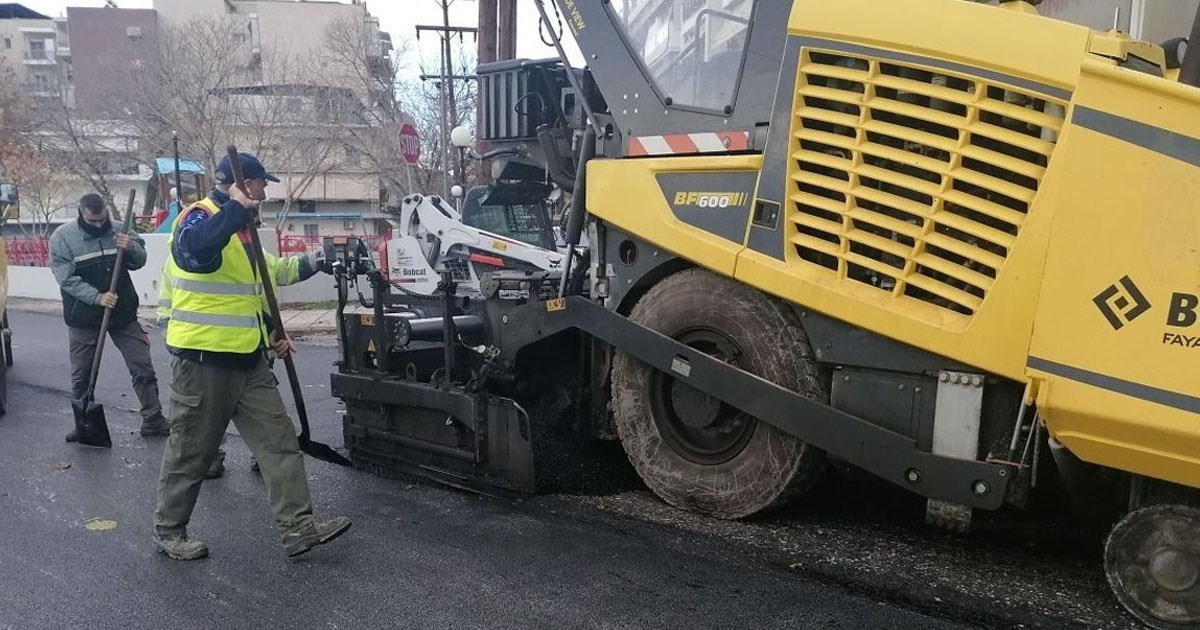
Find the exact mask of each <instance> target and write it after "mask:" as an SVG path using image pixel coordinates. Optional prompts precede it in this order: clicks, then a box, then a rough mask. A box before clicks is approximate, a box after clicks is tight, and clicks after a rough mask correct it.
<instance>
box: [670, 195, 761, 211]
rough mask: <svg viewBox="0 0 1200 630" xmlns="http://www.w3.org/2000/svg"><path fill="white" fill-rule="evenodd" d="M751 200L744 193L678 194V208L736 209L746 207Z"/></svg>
mask: <svg viewBox="0 0 1200 630" xmlns="http://www.w3.org/2000/svg"><path fill="white" fill-rule="evenodd" d="M748 198H749V195H747V194H746V193H744V192H677V193H675V205H676V206H696V207H697V208H736V207H738V206H744V205H746V201H747V199H748Z"/></svg>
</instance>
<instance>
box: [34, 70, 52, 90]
mask: <svg viewBox="0 0 1200 630" xmlns="http://www.w3.org/2000/svg"><path fill="white" fill-rule="evenodd" d="M30 77H31V78H32V80H33V91H35V92H38V93H41V94H49V93H50V91H51V88H52V87H53V85H54V83H53V80H52V79H51V78H50V73H48V72H34V73H32V74H31V75H30Z"/></svg>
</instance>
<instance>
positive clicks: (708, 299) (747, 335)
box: [612, 269, 828, 519]
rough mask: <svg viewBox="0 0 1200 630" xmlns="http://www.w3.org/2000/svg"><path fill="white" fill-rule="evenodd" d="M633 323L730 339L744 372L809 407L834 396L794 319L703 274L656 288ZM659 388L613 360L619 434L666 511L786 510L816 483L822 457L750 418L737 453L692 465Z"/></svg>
mask: <svg viewBox="0 0 1200 630" xmlns="http://www.w3.org/2000/svg"><path fill="white" fill-rule="evenodd" d="M630 317H631V319H632V320H633V321H635V322H637V323H639V324H641V325H643V326H646V327H648V328H650V329H652V330H655V331H658V332H660V333H662V334H664V335H667V336H670V337H672V338H674V339H677V340H681V341H684V340H685V339H688V338H690V337H694V336H695V335H697V334H703V335H709V336H716V337H718V338H719V339H727V340H728V342H730V343H731V344H732V346H731V347H733V348H736V353H735V358H733V359H732V362H733V363H734V364H735V365H737V366H738V367H740V368H742V369H744V370H747V371H749V372H752V373H754V374H756V375H758V376H761V377H763V378H766V379H768V380H771V381H773V382H775V383H777V384H779V385H782V386H784V387H787V388H788V389H791V390H793V391H796V392H799V393H801V394H803V395H805V396H807V397H810V398H812V399H816V400H822V401H825V400H828V387H827V385H826V383H825V382H824V379H822V377H821V376H820V372H819V370H818V366H817V365H816V364H815V362H813V360H812V359H811V356H812V352H811V349H810V347H809V343H808V338H807V337H806V335H805V334H804V331H803V329H802V328H801V327H800V325H799V322H798V321H797V319H796V315H795V313H794V312H793V311H792V310H791V309H790V308H788V307H787V306H785V305H783V304H781V303H779V302H777V301H775V300H773V299H771V298H769V297H767V296H765V295H763V294H762V293H759V292H758V291H755V290H753V289H751V288H750V287H748V286H746V285H744V284H741V283H738V282H735V281H733V280H730V279H728V278H724V277H721V276H718V275H715V274H713V273H711V272H708V271H705V270H701V269H689V270H687V271H682V272H679V273H677V274H674V275H672V276H668V277H667V278H665V279H663V280H662V281H660V282H659V283H658V284H657V285H655V286H654V287H652V288H651V289H650V290H649V291H648V292H647V293H646V294H645V295H644V296H642V298H641V299H640V300H638V302H637V304H636V305H635V306H634V308H633V311H632V313H631V315H630ZM684 342H685V343H688V342H687V341H684ZM691 345H693V346H694V347H698V348H699V347H700V346H697V345H695V344H691ZM705 351H707V350H705ZM712 354H716V353H712ZM726 360H730V359H729V358H726ZM663 379H670V376H669V375H665V374H663V373H661V372H658V371H657V370H655V369H653V368H651V367H650V366H648V365H646V364H644V363H642V362H640V361H638V360H637V359H635V358H633V357H632V356H630V355H628V354H625V353H623V352H617V354H616V356H615V358H614V361H613V370H612V403H613V413H614V420H615V424H616V428H617V433H618V435H619V436H620V438H621V444H622V445H623V446H624V448H625V452H626V454H627V455H628V456H629V460H630V462H631V463H632V464H633V466H634V468H635V469H636V470H637V472H638V475H640V476H641V478H642V480H643V481H645V483H646V485H647V486H649V487H650V489H651V490H652V491H654V493H655V494H657V495H658V496H659V497H660V498H662V499H663V500H664V501H666V502H667V503H669V504H671V505H673V506H675V507H678V508H681V509H686V510H691V511H695V512H700V513H704V514H709V515H711V516H716V517H719V518H726V519H736V518H743V517H747V516H751V515H754V514H760V513H763V512H767V511H771V510H773V509H777V508H780V507H783V506H784V505H786V504H787V503H788V502H789V501H790V500H791V499H793V498H795V497H797V496H799V495H801V494H803V493H804V492H805V491H807V490H808V489H810V488H811V487H812V486H813V485H814V484H815V483H816V482H817V481H818V480H819V479H820V477H821V474H822V473H823V472H824V470H825V455H824V453H823V452H822V451H820V450H819V449H817V448H815V447H813V446H812V445H810V444H808V443H806V442H803V441H801V440H799V439H796V438H795V437H792V436H790V435H787V434H785V433H783V432H782V431H780V430H778V429H776V428H775V427H772V426H771V425H769V424H767V423H766V422H762V421H759V420H757V419H754V418H750V417H749V416H745V415H744V414H742V416H741V417H742V418H743V419H744V420H745V421H746V422H752V423H753V425H752V427H750V428H748V429H746V431H750V430H751V429H752V432H749V433H747V434H746V435H744V436H742V437H740V438H739V440H742V443H741V444H740V445H735V446H734V447H731V448H730V451H731V452H732V451H733V450H734V448H737V449H740V450H737V451H736V454H733V455H732V456H731V457H730V458H729V459H728V460H727V461H719V462H701V461H698V460H699V459H702V458H698V457H697V456H695V455H694V454H693V455H692V456H691V457H689V456H688V453H686V452H685V451H687V447H680V446H679V445H678V444H679V443H680V440H679V438H678V437H675V438H672V436H671V435H670V434H671V432H672V429H670V428H665V427H666V426H667V425H663V424H662V423H663V421H664V420H663V419H664V416H666V415H669V414H670V413H672V412H663V411H662V409H663V408H664V407H663V405H662V404H660V403H656V402H655V401H656V394H655V392H656V391H663V390H662V388H663V387H674V386H675V385H674V384H673V383H674V381H673V380H668V381H664V380H663ZM664 383H671V384H670V385H664ZM671 391H674V390H671ZM693 391H694V390H693ZM699 395H700V396H703V394H699ZM657 396H658V399H662V398H663V395H662V394H658V395H657ZM672 400H674V398H672ZM706 401H707V404H709V405H712V404H714V401H713V400H712V399H707V398H706ZM720 409H721V411H720V412H719V413H721V414H728V413H734V414H737V413H740V412H737V411H736V410H732V409H731V408H729V407H727V406H724V405H722V406H721V407H720ZM656 412H657V417H656ZM739 426H740V425H739ZM746 426H748V427H749V426H750V425H746ZM664 433H666V434H667V436H666V437H665V438H664ZM676 435H677V433H676ZM725 456H726V455H724V454H723V453H722V454H721V455H719V457H725Z"/></svg>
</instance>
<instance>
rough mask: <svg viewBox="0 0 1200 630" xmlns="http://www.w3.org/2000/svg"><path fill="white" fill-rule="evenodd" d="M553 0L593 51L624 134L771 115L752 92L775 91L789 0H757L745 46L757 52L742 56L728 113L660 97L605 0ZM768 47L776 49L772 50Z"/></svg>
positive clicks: (735, 124)
mask: <svg viewBox="0 0 1200 630" xmlns="http://www.w3.org/2000/svg"><path fill="white" fill-rule="evenodd" d="M555 2H557V3H558V5H559V7H560V8H561V9H562V11H563V14H564V16H566V17H567V18H568V19H567V22H568V23H571V24H572V27H571V28H572V29H573V30H574V35H575V39H576V40H577V41H578V42H579V46H580V48H581V49H583V50H587V51H594V52H592V53H590V54H589V55H588V56H587V64H588V69H589V70H591V72H592V75H593V76H594V77H595V79H596V82H597V84H598V85H599V86H600V87H601V92H602V93H603V94H605V96H606V98H607V101H608V107H609V111H610V113H611V114H612V117H613V118H614V120H615V122H616V124H617V125H618V126H619V128H620V133H621V134H622V135H624V136H625V137H627V138H628V137H631V136H643V135H654V136H657V135H664V134H673V133H689V132H701V131H754V129H755V127H757V126H758V125H765V124H767V123H768V122H769V121H770V119H771V109H772V105H773V103H772V102H771V99H770V98H765V99H764V98H757V97H756V95H762V94H773V93H774V91H775V86H776V84H777V82H778V78H779V61H780V58H781V55H782V52H783V45H784V40H785V39H786V37H787V23H788V17H789V16H790V14H791V3H790V2H784V1H782V0H758V1H757V4H756V6H755V8H754V13H753V16H754V20H753V23H752V24H751V27H750V30H749V31H748V33H747V44H746V50H747V51H749V50H754V51H756V54H754V55H749V54H747V55H746V56H745V57H744V58H743V61H742V72H741V76H740V78H739V82H738V84H737V86H736V87H735V92H734V95H735V98H734V102H733V103H732V105H733V111H732V112H731V113H729V114H725V113H724V112H715V111H703V110H696V109H694V108H689V107H686V106H680V105H675V104H672V105H666V103H664V100H663V98H664V97H663V96H660V95H659V94H658V93H657V91H656V87H655V86H654V84H653V82H652V81H651V80H650V78H649V77H648V76H647V73H646V70H645V68H643V67H642V64H641V60H640V58H639V57H638V56H637V55H635V54H633V53H631V51H630V49H629V47H628V45H627V42H626V41H625V35H624V32H623V31H622V29H621V27H620V26H618V25H617V23H616V22H614V21H613V18H612V14H611V12H610V9H609V7H607V6H606V5H608V4H609V3H608V2H607V0H604V1H602V0H589V1H587V2H582V1H580V0H555ZM574 14H578V16H579V19H580V20H581V21H582V23H583V25H584V26H583V28H577V27H576V26H575V25H574V22H573V20H572V19H570V18H571V17H572V16H573V15H574ZM600 51H612V52H611V53H606V52H600ZM772 51H777V53H778V54H772ZM759 53H761V54H759ZM747 95H749V96H747ZM750 96H755V97H754V98H751V97H750ZM606 149H608V147H607V145H606ZM606 153H607V154H608V155H609V156H610V157H618V156H619V155H623V154H624V149H623V148H622V150H621V151H619V152H614V151H612V150H606Z"/></svg>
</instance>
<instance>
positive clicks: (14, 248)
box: [4, 236, 50, 267]
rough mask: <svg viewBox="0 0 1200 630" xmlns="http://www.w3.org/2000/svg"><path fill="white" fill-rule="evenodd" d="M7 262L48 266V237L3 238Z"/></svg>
mask: <svg viewBox="0 0 1200 630" xmlns="http://www.w3.org/2000/svg"><path fill="white" fill-rule="evenodd" d="M4 247H5V249H6V250H7V251H8V264H10V265H14V266H18V267H49V266H50V239H49V238H46V237H44V236H41V237H34V238H27V237H14V238H6V239H4Z"/></svg>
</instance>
